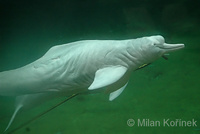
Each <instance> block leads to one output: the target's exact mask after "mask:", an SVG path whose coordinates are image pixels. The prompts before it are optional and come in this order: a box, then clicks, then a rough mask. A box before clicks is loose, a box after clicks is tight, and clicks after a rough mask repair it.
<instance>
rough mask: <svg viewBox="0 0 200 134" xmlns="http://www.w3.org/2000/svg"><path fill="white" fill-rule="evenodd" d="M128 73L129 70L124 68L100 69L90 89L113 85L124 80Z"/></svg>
mask: <svg viewBox="0 0 200 134" xmlns="http://www.w3.org/2000/svg"><path fill="white" fill-rule="evenodd" d="M126 71H127V68H126V67H124V66H110V67H105V68H102V69H99V70H97V71H96V73H95V78H94V81H93V83H92V84H91V85H90V87H89V88H88V89H89V90H95V89H99V88H103V87H106V86H108V85H111V84H113V83H115V82H116V81H118V80H119V79H120V78H122V76H123V75H124V74H125V73H126Z"/></svg>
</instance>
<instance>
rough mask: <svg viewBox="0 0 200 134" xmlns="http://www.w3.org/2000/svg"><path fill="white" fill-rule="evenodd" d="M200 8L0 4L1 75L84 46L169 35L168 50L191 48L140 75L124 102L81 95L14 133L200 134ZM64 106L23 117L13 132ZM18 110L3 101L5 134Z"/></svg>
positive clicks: (117, 1)
mask: <svg viewBox="0 0 200 134" xmlns="http://www.w3.org/2000/svg"><path fill="white" fill-rule="evenodd" d="M199 5H200V1H199V0H163V1H161V0H56V1H54V0H51V1H46V0H34V1H33V0H32V1H27V0H26V1H25V0H17V1H16V0H0V72H2V71H6V70H11V69H16V68H19V67H22V66H24V65H26V64H28V63H31V62H33V61H35V60H37V59H38V58H40V57H41V56H42V55H43V54H45V52H46V51H47V50H48V49H49V48H51V47H52V46H55V45H59V44H64V43H69V42H73V41H78V40H94V39H102V40H103V39H109V40H123V39H134V38H138V37H143V36H151V35H162V36H164V37H165V40H166V42H167V43H184V44H185V48H184V49H182V50H179V51H176V52H174V53H170V55H169V56H168V58H169V59H168V60H164V59H163V58H160V59H159V60H157V61H156V62H154V63H153V64H151V65H149V66H147V67H145V68H143V69H140V70H138V71H135V72H133V73H132V75H131V79H130V81H129V84H128V86H127V88H126V90H125V91H124V92H123V93H122V94H121V95H120V96H119V97H118V98H117V99H116V100H114V101H112V102H110V101H108V94H103V93H102V94H92V95H91V94H90V95H79V96H76V97H75V98H73V99H70V100H69V101H67V102H66V103H64V104H63V105H61V106H59V107H57V108H56V109H54V110H52V111H51V112H49V113H47V114H45V115H44V116H42V117H40V118H39V119H37V120H35V121H34V122H32V123H30V124H27V125H26V126H24V127H23V128H21V129H19V130H17V131H15V132H14V133H13V134H94V133H96V134H108V133H109V134H175V133H176V134H200V78H199V76H200V69H199V68H200V25H199V24H200V8H199ZM64 99H65V98H57V99H55V100H51V101H49V102H47V103H44V104H41V105H40V106H38V107H36V108H33V109H27V110H22V111H20V113H19V114H18V115H17V116H16V119H15V120H14V123H13V124H12V126H11V128H10V129H9V130H8V131H11V130H13V129H14V128H16V127H18V126H19V125H20V124H22V123H24V122H26V121H27V120H29V119H31V118H33V117H34V116H36V115H38V114H40V113H42V112H43V111H45V110H47V109H49V108H50V107H52V106H54V105H56V104H57V103H59V102H60V101H62V100H64ZM41 103H42V102H41ZM13 111H14V98H13V97H6V96H0V133H3V131H4V130H5V128H6V126H7V124H8V122H9V120H10V118H11V115H12V114H13ZM129 119H134V120H135V121H137V120H138V119H141V120H142V119H145V120H148V119H149V120H151V121H160V122H162V121H163V120H164V119H169V120H170V121H176V120H177V119H178V120H185V121H192V120H195V121H197V126H191V127H189V126H186V127H184V126H183V127H181V126H163V125H162V124H161V126H157V127H156V126H154V127H150V126H137V125H136V124H135V125H134V126H129V125H128V124H127V121H128V120H129Z"/></svg>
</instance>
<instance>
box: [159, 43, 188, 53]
mask: <svg viewBox="0 0 200 134" xmlns="http://www.w3.org/2000/svg"><path fill="white" fill-rule="evenodd" d="M158 47H159V48H160V49H163V50H165V51H166V52H171V51H175V50H179V49H182V48H184V47H185V45H184V44H167V43H164V44H163V45H162V46H158Z"/></svg>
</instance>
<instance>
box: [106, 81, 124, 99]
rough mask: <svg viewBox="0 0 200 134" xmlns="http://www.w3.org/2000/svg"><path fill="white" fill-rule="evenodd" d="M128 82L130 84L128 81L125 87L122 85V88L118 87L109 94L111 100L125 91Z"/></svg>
mask: <svg viewBox="0 0 200 134" xmlns="http://www.w3.org/2000/svg"><path fill="white" fill-rule="evenodd" d="M127 84H128V82H127V83H126V84H125V85H124V86H123V87H121V88H120V89H118V90H116V91H114V92H112V93H110V95H109V101H112V100H114V99H115V98H117V97H118V96H119V95H120V94H121V93H122V92H123V91H124V89H125V88H126V86H127Z"/></svg>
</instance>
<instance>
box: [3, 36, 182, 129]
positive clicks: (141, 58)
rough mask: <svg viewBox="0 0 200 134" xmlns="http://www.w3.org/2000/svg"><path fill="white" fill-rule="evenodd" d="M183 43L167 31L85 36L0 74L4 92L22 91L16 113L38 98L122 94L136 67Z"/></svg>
mask: <svg viewBox="0 0 200 134" xmlns="http://www.w3.org/2000/svg"><path fill="white" fill-rule="evenodd" d="M181 48H184V44H167V43H165V40H164V38H163V37H162V36H160V35H158V36H150V37H142V38H137V39H128V40H85V41H77V42H73V43H68V44H64V45H58V46H54V47H52V48H51V49H50V50H49V51H48V52H47V53H46V54H45V55H44V56H42V57H41V58H40V59H38V60H36V61H34V62H32V63H30V64H28V65H26V66H24V67H21V68H18V69H14V70H10V71H4V72H1V73H0V95H4V96H17V97H16V100H17V101H16V110H15V112H14V114H13V117H12V118H11V121H10V123H9V125H8V127H7V128H6V129H8V128H9V126H10V124H11V123H12V121H13V119H14V117H15V115H16V113H17V112H18V111H19V110H20V109H21V108H23V107H31V106H30V105H33V104H37V102H40V101H39V100H43V102H44V101H47V100H49V99H52V98H55V97H59V96H68V95H72V94H77V93H93V92H94V91H98V92H101V91H106V92H108V93H110V96H109V100H110V101H112V100H114V99H115V98H117V97H118V96H119V95H120V94H121V93H122V92H123V90H124V89H125V87H126V85H127V84H128V80H129V78H130V74H131V72H133V71H134V70H136V69H138V67H140V66H142V65H144V64H149V63H152V62H153V61H155V60H156V59H158V58H159V57H161V56H163V55H164V54H166V53H168V52H171V51H175V50H179V49H181Z"/></svg>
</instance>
